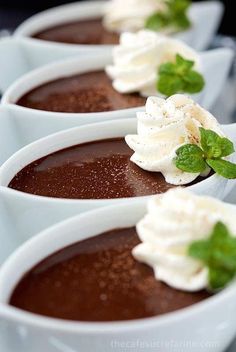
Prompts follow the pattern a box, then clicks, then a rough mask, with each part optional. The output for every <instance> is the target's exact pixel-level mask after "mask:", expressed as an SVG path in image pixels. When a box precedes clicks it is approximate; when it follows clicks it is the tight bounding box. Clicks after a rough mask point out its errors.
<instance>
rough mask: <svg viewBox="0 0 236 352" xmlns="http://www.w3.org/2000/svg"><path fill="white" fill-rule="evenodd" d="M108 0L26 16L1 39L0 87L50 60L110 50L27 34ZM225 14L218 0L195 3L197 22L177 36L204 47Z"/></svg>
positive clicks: (95, 10) (93, 12)
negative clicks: (24, 19) (10, 36)
mask: <svg viewBox="0 0 236 352" xmlns="http://www.w3.org/2000/svg"><path fill="white" fill-rule="evenodd" d="M104 3H105V2H104V1H101V2H99V1H86V2H84V3H83V2H80V3H78V2H77V3H74V4H69V5H63V6H60V7H58V8H55V9H50V10H47V11H45V12H43V13H40V14H37V15H35V16H33V17H32V18H30V19H28V20H26V21H25V22H24V23H23V24H22V25H21V26H20V27H19V28H18V29H17V30H16V32H15V34H14V36H13V37H12V38H10V39H2V40H1V41H0V51H1V56H0V67H1V79H0V89H1V90H2V91H5V90H6V88H7V87H9V85H10V84H11V83H12V82H13V81H14V80H15V79H16V78H18V77H20V76H21V75H23V74H24V73H27V72H29V71H30V70H32V69H34V68H36V67H39V66H42V65H44V64H46V63H49V62H52V61H55V60H60V59H64V58H68V57H70V56H75V55H79V56H86V55H88V54H93V55H96V54H98V53H105V52H110V51H111V48H112V46H106V45H74V44H73V45H72V44H62V43H55V42H47V41H42V40H37V39H33V38H28V37H27V36H29V35H30V34H32V33H33V32H35V31H37V30H40V29H43V28H45V27H47V26H52V25H53V24H54V25H55V24H59V23H63V22H68V21H70V20H71V21H72V20H75V19H78V20H79V19H84V18H94V17H98V16H101V14H102V7H103V4H104ZM222 14H223V7H222V5H221V3H220V2H218V1H206V2H199V3H195V4H193V5H192V6H191V10H190V17H191V18H192V21H193V23H195V25H194V26H193V27H192V28H191V29H190V30H188V31H186V32H182V33H181V34H178V35H177V36H176V37H177V38H178V39H182V40H184V41H185V42H186V43H187V44H189V45H190V46H192V47H193V48H195V49H196V50H204V49H206V48H207V47H208V45H209V43H210V42H211V40H212V37H213V36H214V34H215V32H216V30H217V28H218V26H219V23H220V20H221V17H222ZM16 60H17V62H16Z"/></svg>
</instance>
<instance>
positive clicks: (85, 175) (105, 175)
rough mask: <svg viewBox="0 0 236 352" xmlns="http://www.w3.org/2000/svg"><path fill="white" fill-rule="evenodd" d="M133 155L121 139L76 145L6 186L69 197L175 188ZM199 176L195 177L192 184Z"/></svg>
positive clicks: (28, 168)
mask: <svg viewBox="0 0 236 352" xmlns="http://www.w3.org/2000/svg"><path fill="white" fill-rule="evenodd" d="M132 154H133V152H132V150H131V149H130V148H129V147H128V145H127V144H126V142H125V140H124V138H117V139H106V140H99V141H94V142H89V143H85V144H79V145H75V146H72V147H70V148H67V149H63V150H60V151H57V152H55V153H52V154H50V155H47V156H45V157H43V158H41V159H39V160H36V161H34V162H32V163H31V164H29V165H28V166H26V167H24V168H23V169H22V170H21V171H20V172H18V174H17V175H16V176H15V177H14V178H13V180H12V181H11V182H10V184H9V187H10V188H13V189H16V190H18V191H22V192H25V193H31V194H35V195H40V196H47V197H55V198H70V199H111V198H124V197H139V196H147V195H152V194H158V193H163V192H165V191H167V190H168V189H170V188H172V187H174V186H173V185H171V184H168V183H167V182H166V181H165V179H164V177H163V176H162V174H161V173H159V172H148V171H145V170H143V169H141V168H140V167H138V166H137V165H136V164H134V163H133V162H132V161H130V157H131V155H132ZM202 179H203V178H202V177H198V178H197V179H196V180H195V181H194V183H197V182H199V181H201V180H202Z"/></svg>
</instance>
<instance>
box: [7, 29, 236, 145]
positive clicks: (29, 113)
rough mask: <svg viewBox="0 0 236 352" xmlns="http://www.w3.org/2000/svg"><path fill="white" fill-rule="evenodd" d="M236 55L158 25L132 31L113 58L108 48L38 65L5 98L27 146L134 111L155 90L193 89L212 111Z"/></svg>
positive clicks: (166, 93)
mask: <svg viewBox="0 0 236 352" xmlns="http://www.w3.org/2000/svg"><path fill="white" fill-rule="evenodd" d="M232 58H233V55H232V52H231V51H230V50H226V49H217V50H212V51H209V52H205V53H200V54H199V53H197V52H195V51H194V50H193V49H191V48H190V47H188V46H187V45H185V44H184V43H182V42H181V41H178V40H176V39H171V38H167V37H165V36H161V35H158V34H156V33H154V32H152V31H147V30H145V31H140V32H138V33H136V34H132V33H124V34H123V35H122V36H121V40H120V45H118V46H116V47H115V48H114V50H113V60H112V59H111V56H110V54H109V55H105V54H102V55H96V57H94V56H91V57H88V58H74V59H69V60H66V61H63V62H61V63H54V64H51V65H48V66H46V67H44V68H41V69H38V70H35V71H33V72H32V73H30V74H28V75H26V76H24V77H22V78H21V79H20V80H18V81H17V82H15V83H14V84H13V85H12V86H11V87H10V88H9V89H8V90H7V92H6V93H5V94H4V96H3V98H2V104H4V106H6V105H7V108H8V109H9V110H10V114H13V120H14V122H15V123H16V124H17V125H18V124H19V129H20V130H22V134H23V136H22V135H21V140H24V139H25V144H27V143H30V142H32V141H34V140H35V139H37V138H41V137H44V136H45V135H48V134H50V133H53V132H57V131H59V130H62V129H65V128H70V127H74V126H79V125H83V124H89V123H94V122H100V121H107V120H110V119H113V120H114V119H121V118H128V117H134V116H135V114H134V112H136V111H137V110H140V109H143V106H144V104H145V101H146V97H147V96H149V95H157V96H160V95H161V96H170V95H172V94H174V93H179V92H184V93H187V94H188V93H189V94H193V97H194V99H195V100H196V101H198V102H201V104H202V105H203V106H204V107H205V108H207V109H209V108H210V107H211V106H212V104H213V103H214V102H215V100H216V99H217V97H218V95H219V94H220V91H221V89H222V86H223V84H224V82H225V80H226V77H227V75H228V71H229V68H230V66H231V62H232ZM38 122H40V123H38ZM25 131H29V133H28V134H27V136H26V138H24V133H25Z"/></svg>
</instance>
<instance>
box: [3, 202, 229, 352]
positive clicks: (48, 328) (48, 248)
mask: <svg viewBox="0 0 236 352" xmlns="http://www.w3.org/2000/svg"><path fill="white" fill-rule="evenodd" d="M230 206H231V207H232V205H229V207H230ZM145 208H146V204H145V201H139V202H137V203H135V204H134V203H130V204H123V205H117V206H112V207H107V208H103V209H97V210H94V211H92V212H88V213H86V214H83V215H80V216H77V217H75V218H72V219H69V220H67V221H65V222H63V223H61V224H59V225H57V226H54V227H52V228H50V229H48V230H46V231H44V232H43V233H41V234H40V235H38V236H36V237H34V238H33V239H31V240H30V241H28V242H27V243H26V244H24V245H23V246H22V247H20V248H19V249H18V250H17V251H16V252H15V253H14V254H13V255H12V256H11V257H10V258H9V259H8V260H7V262H6V263H5V264H4V265H3V267H2V268H1V269H0V282H1V285H0V341H1V348H2V349H3V351H4V352H13V351H15V350H17V352H32V351H34V352H42V351H47V352H56V351H58V352H77V351H81V352H85V351H86V352H94V351H96V352H111V351H113V350H114V351H117V352H128V351H130V350H133V351H135V352H138V351H139V350H140V351H145V352H148V351H161V352H185V351H186V352H189V351H202V352H212V351H214V352H223V351H224V350H225V348H226V347H227V346H228V345H229V343H230V342H231V340H232V339H233V337H234V334H235V332H236V315H235V309H236V284H235V283H233V284H232V285H231V286H229V287H228V288H226V289H225V290H223V291H222V292H221V293H218V294H217V295H215V296H213V297H211V298H209V299H206V300H205V301H202V302H201V303H197V304H195V305H192V306H191V307H188V308H185V309H182V310H179V311H176V312H173V313H169V314H165V315H162V316H159V317H153V318H147V319H139V320H133V321H126V322H108V323H84V322H83V323H80V322H71V321H65V320H60V319H52V318H47V317H42V316H39V315H35V314H32V313H28V312H25V311H22V310H19V309H16V308H14V307H11V306H9V305H8V301H9V298H10V295H11V293H12V291H13V289H14V287H15V285H16V284H17V283H18V282H19V280H20V279H21V278H22V276H23V275H24V273H25V272H27V271H28V270H30V269H31V268H32V267H33V266H34V265H35V264H37V263H38V262H39V261H41V260H43V259H44V258H45V257H47V256H48V255H50V254H53V253H54V252H55V251H57V250H60V249H62V248H64V247H65V246H68V245H70V244H73V243H75V242H77V241H79V240H83V239H85V238H89V237H93V236H95V235H97V234H100V233H103V232H105V231H108V230H111V229H114V228H122V227H131V226H134V225H135V224H136V223H137V221H138V220H140V218H141V217H143V215H144V214H145ZM234 209H235V206H234ZM235 211H236V209H235Z"/></svg>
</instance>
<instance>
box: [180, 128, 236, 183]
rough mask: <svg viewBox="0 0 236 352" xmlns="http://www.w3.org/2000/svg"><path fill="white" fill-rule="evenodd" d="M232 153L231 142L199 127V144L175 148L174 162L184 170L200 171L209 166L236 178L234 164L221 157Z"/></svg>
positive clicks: (218, 172)
mask: <svg viewBox="0 0 236 352" xmlns="http://www.w3.org/2000/svg"><path fill="white" fill-rule="evenodd" d="M232 153H234V145H233V143H232V142H231V141H230V140H229V139H228V138H225V137H220V136H219V135H218V134H217V133H216V132H214V131H212V130H206V129H204V128H202V127H201V128H200V146H197V145H195V144H185V145H183V146H181V147H180V148H178V149H177V151H176V157H175V158H174V163H175V165H176V167H177V168H178V169H180V170H182V171H184V172H191V173H201V172H203V171H205V170H206V169H207V168H209V167H210V168H211V169H212V170H214V171H215V172H216V173H217V174H218V175H220V176H222V177H224V178H228V179H235V178H236V164H234V163H231V162H230V161H227V160H224V159H222V158H224V157H226V156H229V155H231V154H232Z"/></svg>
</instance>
